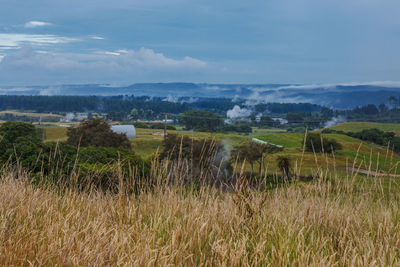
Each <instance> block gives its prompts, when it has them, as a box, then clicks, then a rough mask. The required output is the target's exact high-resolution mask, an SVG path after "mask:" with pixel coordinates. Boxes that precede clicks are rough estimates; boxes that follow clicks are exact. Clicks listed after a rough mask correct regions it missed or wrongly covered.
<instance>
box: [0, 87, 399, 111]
mask: <svg viewBox="0 0 400 267" xmlns="http://www.w3.org/2000/svg"><path fill="white" fill-rule="evenodd" d="M0 94H4V95H5V94H7V95H79V96H89V95H99V96H111V95H135V96H157V97H165V100H166V101H172V102H173V101H178V99H179V98H180V97H191V98H197V97H201V98H204V97H206V98H232V99H235V100H239V99H243V100H245V101H246V102H247V104H249V105H251V104H257V103H267V102H282V103H297V102H303V103H314V104H320V105H325V106H328V107H332V108H352V107H355V106H362V105H366V104H377V105H378V104H381V103H386V104H387V103H388V99H389V97H390V96H392V95H393V96H396V97H399V96H400V83H398V84H395V83H391V84H388V83H382V84H376V83H374V84H349V85H301V84H206V83H198V84H197V83H137V84H132V85H129V86H114V85H107V84H81V85H59V86H0Z"/></svg>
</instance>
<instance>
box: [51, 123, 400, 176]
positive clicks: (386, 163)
mask: <svg viewBox="0 0 400 267" xmlns="http://www.w3.org/2000/svg"><path fill="white" fill-rule="evenodd" d="M353 124H355V125H352V123H345V124H341V125H339V126H338V127H341V128H339V129H356V127H357V125H358V124H360V123H353ZM361 124H363V123H361ZM363 125H370V123H364V124H363ZM371 125H372V126H374V127H375V126H376V127H380V128H381V129H392V130H395V129H400V126H399V125H397V124H394V125H396V126H394V127H392V128H388V127H389V126H388V125H382V124H371ZM345 126H346V128H344V127H345ZM372 126H371V127H372ZM365 127H366V126H365ZM66 131H67V128H65V127H57V126H54V127H47V128H46V136H47V140H48V141H65V140H66ZM168 132H169V133H177V134H179V135H186V136H190V137H193V138H196V139H203V138H213V139H215V140H216V141H223V142H225V143H226V144H227V145H228V148H232V147H233V146H235V145H238V144H241V143H245V142H249V141H250V140H251V138H252V137H256V138H259V139H261V140H264V141H267V142H271V143H274V144H277V145H282V146H283V147H284V148H285V149H284V151H283V152H280V153H277V154H274V155H270V156H268V157H267V158H266V159H265V162H264V166H265V167H266V168H267V171H268V172H269V173H276V172H278V169H277V167H276V164H275V162H276V159H277V157H279V156H282V155H284V156H287V157H289V158H290V159H291V161H292V165H293V166H292V167H293V168H295V167H296V165H297V167H299V166H300V162H301V163H302V173H303V174H305V175H308V174H311V173H313V172H314V171H315V166H316V164H320V165H321V164H322V165H326V164H327V161H328V165H330V166H332V168H333V166H334V167H335V168H336V170H337V171H338V172H340V173H342V174H345V173H346V172H347V168H348V167H352V166H353V165H352V163H353V162H354V160H356V163H357V164H356V167H360V168H361V169H366V170H369V169H372V170H379V171H384V172H391V173H396V174H400V168H396V166H397V165H396V164H397V163H398V162H400V155H398V154H393V153H391V151H388V150H387V149H386V148H385V147H381V146H378V145H375V144H371V143H366V142H362V141H361V140H359V139H355V138H352V137H349V136H345V135H337V134H326V135H325V136H327V137H330V138H334V139H336V140H337V141H339V142H340V143H341V144H342V145H343V149H342V150H340V151H338V152H337V153H336V154H335V155H334V156H332V155H329V156H327V157H324V158H323V159H322V158H321V157H315V155H314V154H313V153H309V152H306V153H304V154H303V152H302V140H303V137H304V134H302V133H286V132H279V131H276V130H274V129H273V130H268V129H261V130H258V131H255V132H254V133H253V134H251V135H249V136H245V135H238V134H234V133H232V134H229V133H206V132H190V131H168ZM136 133H137V138H136V139H131V143H132V147H133V149H134V151H135V152H136V153H137V154H138V155H140V156H142V157H144V158H149V157H151V156H152V155H153V154H154V153H155V152H156V151H157V149H158V150H161V149H162V141H163V135H162V130H157V129H141V128H138V129H136ZM357 151H358V153H357ZM246 168H247V169H248V170H249V169H250V166H247V167H246Z"/></svg>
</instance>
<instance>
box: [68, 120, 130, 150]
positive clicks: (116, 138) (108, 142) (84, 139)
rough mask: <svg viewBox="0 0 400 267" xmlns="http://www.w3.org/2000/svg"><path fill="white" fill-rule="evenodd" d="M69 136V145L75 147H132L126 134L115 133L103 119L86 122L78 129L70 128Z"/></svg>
mask: <svg viewBox="0 0 400 267" xmlns="http://www.w3.org/2000/svg"><path fill="white" fill-rule="evenodd" d="M67 136H68V139H67V143H68V144H70V145H73V146H82V147H86V146H103V147H124V148H130V147H131V143H130V142H129V139H128V138H127V137H126V135H125V134H117V133H114V132H113V131H112V130H111V128H110V125H108V123H106V122H105V121H103V120H101V119H93V120H88V121H84V122H82V123H80V124H79V126H77V127H73V128H68V131H67Z"/></svg>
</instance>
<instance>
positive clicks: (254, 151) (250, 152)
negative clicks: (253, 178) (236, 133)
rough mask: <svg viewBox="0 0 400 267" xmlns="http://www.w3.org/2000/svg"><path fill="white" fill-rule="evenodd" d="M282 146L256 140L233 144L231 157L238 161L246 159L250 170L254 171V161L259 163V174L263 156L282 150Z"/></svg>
mask: <svg viewBox="0 0 400 267" xmlns="http://www.w3.org/2000/svg"><path fill="white" fill-rule="evenodd" d="M282 150H283V148H281V147H278V146H275V145H270V144H260V143H256V142H250V143H247V144H243V145H239V146H235V147H234V148H233V150H232V159H233V160H236V159H238V160H239V161H245V160H246V161H247V162H249V164H250V166H251V170H252V172H254V163H256V162H257V163H258V165H259V171H258V173H259V175H261V171H262V167H263V162H264V158H265V156H266V155H269V154H273V153H276V152H279V151H282Z"/></svg>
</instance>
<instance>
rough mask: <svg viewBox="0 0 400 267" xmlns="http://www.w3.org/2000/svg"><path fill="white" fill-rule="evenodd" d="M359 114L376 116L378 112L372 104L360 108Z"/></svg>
mask: <svg viewBox="0 0 400 267" xmlns="http://www.w3.org/2000/svg"><path fill="white" fill-rule="evenodd" d="M361 112H362V113H364V114H365V115H377V114H378V113H379V110H378V109H377V108H376V106H375V105H374V104H368V105H366V106H363V107H361Z"/></svg>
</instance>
